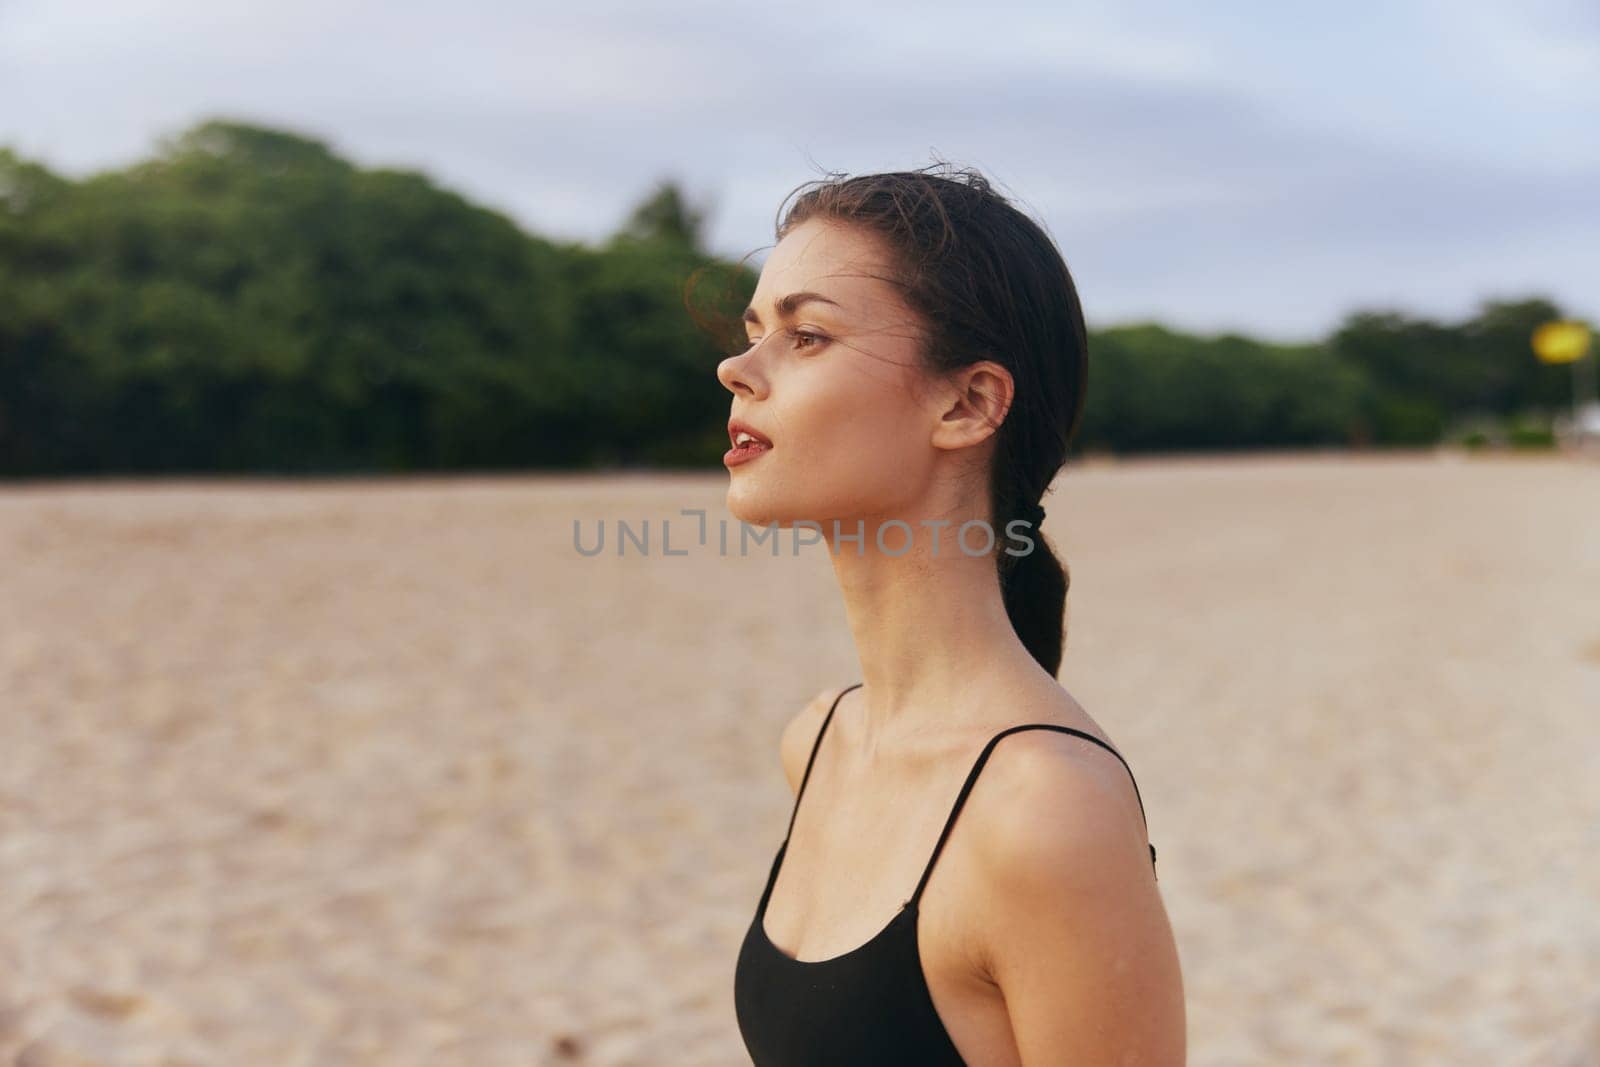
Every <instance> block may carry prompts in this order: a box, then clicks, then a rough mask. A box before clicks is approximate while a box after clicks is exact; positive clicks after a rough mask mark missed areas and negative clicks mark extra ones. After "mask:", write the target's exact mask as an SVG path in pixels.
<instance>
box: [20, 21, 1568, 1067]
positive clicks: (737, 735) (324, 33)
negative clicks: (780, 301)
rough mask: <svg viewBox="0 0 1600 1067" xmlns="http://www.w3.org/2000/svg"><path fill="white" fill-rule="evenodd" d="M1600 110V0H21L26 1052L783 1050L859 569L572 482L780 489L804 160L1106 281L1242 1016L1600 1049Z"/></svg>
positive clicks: (1072, 499) (1145, 699)
mask: <svg viewBox="0 0 1600 1067" xmlns="http://www.w3.org/2000/svg"><path fill="white" fill-rule="evenodd" d="M1597 105H1600V9H1597V8H1596V7H1595V6H1594V5H1593V4H1586V3H1580V2H1577V0H1571V2H1566V0H1560V2H1558V0H1533V2H1529V3H1522V4H1517V5H1512V4H1509V3H1492V2H1487V0H1481V2H1480V0H1467V2H1458V3H1450V4H1445V3H1442V2H1432V0H1405V2H1399V3H1392V4H1381V5H1380V4H1366V5H1342V6H1340V7H1338V8H1330V9H1328V10H1325V11H1311V10H1305V9H1291V8H1287V7H1283V6H1281V5H1277V6H1274V5H1269V4H1265V3H1258V2H1250V3H1245V2H1239V3H1225V4H1217V5H1206V6H1204V7H1195V6H1193V5H1187V6H1186V5H1179V4H1172V3H1140V2H1135V3H1122V4H1117V5H1110V4H1050V5H1045V4H1004V5H999V6H995V5H991V6H989V7H987V8H985V9H984V10H983V12H981V13H975V12H973V11H972V10H970V9H968V8H964V7H958V6H954V5H946V4H927V3H924V4H918V5H909V4H899V3H884V4H878V5H873V6H872V7H871V8H870V9H868V8H863V7H861V6H859V5H850V6H846V5H842V4H834V3H812V4H808V5H806V6H804V7H784V6H773V7H769V8H752V7H750V6H749V5H734V4H730V3H725V2H720V0H719V2H707V3H694V4H682V5H677V6H675V7H673V8H667V7H661V6H651V5H641V4H633V5H625V4H617V3H605V2H601V3H588V4H584V5H581V7H580V8H577V9H567V8H556V7H553V6H550V5H545V4H531V5H530V4H520V5H512V4H504V3H487V2H481V0H465V2H457V3H454V4H451V5H423V4H413V3H391V4H388V5H383V6H381V7H380V6H378V5H371V4H356V3H350V2H344V0H323V2H320V3H316V4H309V3H301V2H298V0H286V2H280V3H278V4H274V5H270V6H268V5H262V4H255V5H251V4H229V3H215V2H213V3H208V4H201V3H199V2H197V0H161V2H151V3H141V4H109V3H87V2H83V3H75V2H65V3H49V4H47V3H44V2H42V0H0V478H3V479H4V481H3V482H0V613H3V614H0V618H3V619H4V620H5V622H4V625H3V626H0V754H3V755H0V1064H10V1063H15V1064H18V1065H19V1067H21V1065H29V1067H40V1065H67V1064H73V1065H80V1067H81V1065H84V1064H102V1065H133V1064H139V1065H144V1064H153V1065H167V1067H176V1065H179V1064H186V1065H199V1064H212V1063H216V1064H263V1065H266V1064H273V1065H277V1064H308V1065H310V1064H318V1065H320V1064H357V1063H360V1064H367V1063H371V1064H385V1065H389V1064H410V1063H416V1064H424V1063H426V1064H456V1063H459V1064H474V1065H492V1064H501V1063H504V1064H519V1065H526V1064H569V1063H581V1064H614V1065H623V1064H638V1065H644V1064H668V1063H671V1064H725V1063H739V1062H744V1061H745V1059H746V1057H745V1054H744V1050H743V1045H742V1043H741V1042H740V1040H739V1036H738V1032H737V1028H736V1025H735V1021H734V1018H733V1008H732V974H733V965H734V959H735V956H736V954H737V950H738V945H739V942H740V940H741V939H742V937H743V936H744V933H745V930H746V928H747V926H748V924H749V922H750V920H751V918H752V916H753V914H754V909H755V906H756V901H757V898H758V896H759V893H760V890H761V886H762V884H763V882H764V879H765V876H766V874H767V872H768V869H769V864H770V861H771V857H772V854H773V853H774V852H775V851H776V848H777V846H778V844H779V843H780V841H781V839H782V834H783V829H784V826H785V825H786V823H787V819H788V815H789V810H790V805H791V803H792V797H791V796H790V794H789V792H788V790H787V788H786V786H785V784H784V780H783V776H782V772H781V770H780V768H779V764H778V760H777V739H778V734H779V731H780V730H781V728H782V726H783V725H784V724H785V723H786V722H787V721H788V718H789V716H791V715H792V714H793V713H794V711H795V710H797V709H798V708H799V707H800V706H801V705H803V704H804V703H805V701H806V700H808V699H809V698H810V697H811V696H812V695H813V694H814V693H815V692H816V691H817V690H818V689H820V688H823V687H826V686H842V685H845V684H848V683H850V682H852V681H854V680H856V677H857V674H856V672H857V670H858V667H857V664H856V662H855V658H854V652H853V648H852V647H851V645H850V641H849V634H848V630H847V628H846V626H845V622H844V618H843V614H842V611H841V610H840V608H839V604H838V597H837V590H836V588H835V586H834V583H833V577H832V572H831V568H830V567H829V564H828V560H827V556H826V553H825V552H824V551H822V550H819V549H810V550H808V551H807V552H806V553H802V554H801V555H800V556H798V557H792V558H791V557H787V556H785V557H783V558H778V559H773V558H770V557H769V558H762V557H721V556H718V555H717V554H715V553H713V552H710V551H706V550H704V549H702V550H701V551H699V552H697V553H691V554H690V556H689V557H687V558H661V557H660V556H659V553H658V554H657V555H656V556H653V557H644V556H634V555H614V554H611V553H609V552H608V553H606V554H602V555H600V556H598V557H593V558H588V557H584V556H581V555H580V554H579V553H577V552H575V551H574V548H575V544H574V540H573V537H574V535H573V533H572V532H571V531H573V529H574V523H580V524H585V528H587V529H590V530H592V529H594V528H595V526H596V525H599V524H614V523H616V522H617V521H618V520H619V519H620V520H626V521H629V522H633V523H635V524H638V523H639V522H640V521H641V520H642V521H643V522H644V523H646V524H651V525H655V526H656V527H657V531H658V532H657V536H658V537H659V536H660V533H659V531H660V529H661V528H662V526H663V525H664V524H665V523H666V522H667V521H669V520H671V521H673V522H674V525H675V526H676V525H678V524H679V523H685V520H683V519H681V518H680V514H681V511H682V509H692V508H702V509H704V510H705V511H706V513H707V515H708V517H709V518H710V519H711V520H713V521H716V520H719V519H727V518H728V516H727V514H726V510H725V508H724V506H723V491H724V489H725V486H726V474H725V472H724V471H723V469H722V466H721V463H720V456H721V453H722V452H723V451H724V449H725V448H726V430H725V422H726V419H727V414H728V408H729V401H730V397H729V395H728V393H727V392H726V390H724V389H723V388H722V387H721V386H720V384H718V382H717V381H716V378H715V368H716V364H717V362H718V360H719V359H721V358H722V356H723V355H724V354H725V352H726V348H725V347H724V346H725V344H726V343H727V342H728V341H730V340H731V337H729V336H727V335H725V334H724V333H722V332H720V330H719V329H718V328H717V326H716V323H717V322H718V321H719V316H726V315H728V314H730V313H731V314H733V315H735V316H736V315H737V312H738V310H739V309H740V308H742V307H743V306H744V303H745V302H746V300H747V298H748V296H749V294H750V292H751V291H752V290H753V288H754V285H755V281H756V277H757V275H758V273H759V270H760V265H761V263H762V262H763V260H764V257H765V254H766V253H767V252H768V251H769V250H770V248H771V245H772V242H773V226H774V222H775V217H776V214H777V211H778V209H779V206H780V204H781V203H782V201H783V200H784V198H785V197H786V196H787V195H788V194H789V193H790V192H792V191H793V190H794V189H795V188H796V187H797V186H798V185H800V184H801V183H803V182H806V181H808V180H811V179H815V178H819V177H822V176H824V175H826V174H828V173H831V172H846V173H863V172H869V171H876V170H887V169H906V168H914V167H922V166H926V165H928V164H930V163H934V162H938V161H948V162H951V163H953V164H956V165H966V166H975V167H977V168H979V169H980V170H982V171H983V172H984V173H985V174H986V175H988V176H989V177H990V178H991V179H993V180H994V181H995V182H996V183H997V184H999V185H1000V187H1001V188H1002V189H1003V190H1004V191H1006V192H1007V193H1008V194H1010V195H1011V196H1013V198H1014V199H1015V201H1016V202H1017V203H1018V204H1019V206H1021V207H1022V208H1023V209H1024V210H1026V211H1027V212H1029V213H1030V214H1031V215H1033V216H1034V217H1035V218H1037V219H1039V220H1040V221H1041V222H1042V223H1044V224H1045V226H1046V228H1047V229H1048V230H1049V232H1050V233H1051V234H1052V235H1053V236H1054V238H1055V239H1056V241H1057V242H1058V244H1059V245H1060V247H1061V249H1062V251H1063V254H1064V256H1065V258H1066V260H1067V262H1068V265H1069V266H1070V268H1071V269H1072V271H1073V274H1074V277H1075V280H1076V282H1077V285H1078V289H1079V293H1080V295H1081V297H1082V299H1083V303H1084V306H1085V311H1086V314H1087V317H1088V320H1089V325H1090V328H1091V347H1090V364H1091V366H1090V389H1089V398H1088V403H1087V408H1086V413H1085V422H1084V425H1083V427H1082V430H1081V432H1080V435H1079V437H1078V440H1077V444H1076V447H1075V450H1074V453H1073V459H1072V461H1071V462H1070V463H1069V465H1068V467H1067V468H1066V470H1065V471H1064V472H1063V474H1062V476H1061V478H1060V479H1059V480H1058V483H1057V486H1056V489H1055V491H1054V495H1053V498H1052V499H1054V500H1056V501H1059V503H1053V504H1051V505H1050V518H1049V520H1048V522H1047V524H1046V529H1047V531H1048V533H1049V535H1050V536H1051V537H1052V540H1054V541H1055V542H1056V543H1057V548H1058V552H1059V554H1060V555H1061V556H1062V557H1063V558H1064V559H1065V560H1066V561H1067V563H1068V564H1069V566H1070V567H1071V568H1072V577H1073V581H1072V592H1071V596H1070V597H1069V600H1068V613H1069V617H1070V620H1071V625H1070V628H1069V643H1068V648H1067V654H1066V657H1065V661H1064V666H1063V669H1062V673H1061V678H1062V682H1063V685H1064V686H1066V688H1067V689H1068V690H1069V691H1071V692H1072V693H1073V694H1074V696H1075V697H1077V699H1078V700H1079V701H1080V702H1081V703H1082V704H1083V705H1084V706H1085V707H1086V708H1087V709H1088V711H1089V712H1090V714H1091V715H1093V716H1095V718H1096V719H1097V721H1099V722H1100V723H1101V724H1102V726H1104V727H1105V729H1106V730H1107V731H1108V733H1109V734H1110V735H1111V736H1112V737H1113V738H1114V739H1116V740H1117V742H1118V744H1119V747H1120V749H1121V750H1122V751H1123V752H1124V753H1125V754H1126V755H1127V756H1128V759H1129V762H1130V763H1131V764H1132V765H1133V767H1134V768H1135V769H1136V773H1137V774H1138V775H1139V781H1140V786H1141V789H1142V790H1143V792H1144V797H1145V803H1146V806H1147V808H1148V810H1149V814H1150V827H1151V839H1152V841H1153V842H1154V843H1155V844H1156V846H1157V848H1158V850H1159V852H1160V856H1161V866H1160V874H1161V882H1162V891H1163V895H1164V898H1165V899H1166V901H1167V904H1168V908H1169V911H1170V913H1171V915H1172V918H1173V923H1174V928H1175V932H1176V934H1177V936H1178V941H1179V950H1180V955H1181V957H1182V960H1183V965H1184V974H1185V981H1186V989H1187V992H1188V996H1189V1020H1190V1048H1191V1057H1190V1061H1191V1062H1192V1063H1195V1064H1217V1065H1222V1064H1229V1065H1231V1064H1241V1063H1304V1064H1390V1063H1464V1062H1472V1063H1477V1062H1483V1063H1508V1064H1509V1063H1527V1064H1546V1063H1549V1064H1557V1065H1561V1067H1576V1065H1580V1064H1596V1063H1600V993H1597V991H1600V962H1597V961H1600V923H1597V922H1596V920H1595V919H1594V913H1595V911H1596V908H1595V901H1596V900H1600V724H1597V722H1600V716H1597V713H1600V596H1596V595H1595V590H1596V589H1600V388H1597V384H1596V377H1597V376H1596V374H1595V364H1596V360H1597V354H1596V352H1595V351H1594V349H1595V345H1594V344H1593V343H1592V341H1591V340H1590V336H1589V334H1590V330H1591V329H1592V326H1593V324H1594V323H1595V322H1596V317H1597V309H1600V289H1597V285H1596V279H1597V278H1600V271H1597V269H1596V266H1595V249H1596V247H1597V243H1596V242H1597V239H1600V138H1596V137H1595V135H1594V130H1593V120H1594V116H1595V114H1597V113H1600V109H1597ZM689 528H690V525H689V524H688V523H686V524H685V526H684V530H683V532H687V531H688V530H689ZM673 538H674V541H675V542H677V543H679V544H683V543H687V538H682V534H681V533H680V531H679V530H678V529H675V530H674V532H673ZM680 538H682V539H680ZM657 544H658V545H659V541H658V542H657ZM753 589H754V590H759V591H760V593H759V595H758V596H756V597H751V596H749V595H748V594H749V591H750V590H753ZM775 608H776V609H778V610H774V609H775ZM952 799H953V798H952Z"/></svg>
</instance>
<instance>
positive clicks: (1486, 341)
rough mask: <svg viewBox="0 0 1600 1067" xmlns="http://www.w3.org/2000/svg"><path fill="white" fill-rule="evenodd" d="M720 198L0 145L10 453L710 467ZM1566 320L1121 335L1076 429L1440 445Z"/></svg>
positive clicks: (731, 276) (1518, 375)
mask: <svg viewBox="0 0 1600 1067" xmlns="http://www.w3.org/2000/svg"><path fill="white" fill-rule="evenodd" d="M707 214H708V212H707V210H706V209H704V208H702V207H699V206H695V205H692V204H690V203H689V202H688V201H687V200H686V198H685V197H684V195H683V193H682V191H681V190H680V189H679V188H678V186H677V185H676V184H674V183H672V182H670V181H669V182H662V183H660V184H659V185H657V186H656V187H655V189H654V190H652V191H651V192H650V193H649V194H648V195H647V196H646V197H644V198H643V199H642V200H641V201H640V203H639V205H638V206H637V207H636V208H635V209H634V210H633V211H632V212H631V213H630V214H629V215H628V216H627V218H626V219H625V220H624V222H623V224H622V226H621V227H620V228H619V230H618V232H617V234H616V236H615V237H613V238H612V239H611V240H610V241H608V242H606V243H604V244H603V245H601V246H599V247H587V246H583V245H577V244H559V243H553V242H550V241H546V240H543V239H541V238H539V237H536V236H532V235H529V234H527V233H524V232H522V231H521V230H520V229H518V227H517V226H516V225H514V224H513V223H512V222H511V221H510V220H509V219H507V218H506V217H504V216H502V215H500V214H497V213H495V212H493V211H490V210H487V209H484V208H482V207H479V206H476V205H474V204H471V203H469V202H467V201H466V200H464V199H463V198H461V197H460V196H458V195H456V194H454V193H451V192H449V191H447V190H444V189H441V188H439V187H437V186H435V185H434V184H433V183H432V182H431V181H430V180H429V179H428V178H427V177H426V176H424V175H422V174H418V173H414V172H410V171H400V170H390V169H364V168H360V167H357V166H354V165H353V164H351V163H349V162H348V161H346V160H344V159H341V158H340V157H339V156H338V155H337V154H335V153H334V152H333V151H332V150H331V149H330V148H329V147H328V146H327V145H325V144H323V143H322V142H320V141H317V140H314V139H311V138H307V137H303V136H300V135H298V134H295V133H291V132H287V131H282V130H273V129H266V128H262V127H257V126H252V125H248V124H244V123H238V122H229V121H223V120H216V121H209V122H205V123H201V124H200V125H197V126H195V127H193V128H192V129H189V130H187V131H184V132H183V133H181V134H179V135H178V136H176V137H173V138H170V139H168V140H165V141H163V142H162V144H161V145H160V146H159V150H158V151H157V152H156V153H155V154H154V155H153V156H152V158H150V159H148V160H145V161H143V162H140V163H138V164H136V165H134V166H131V167H128V168H126V169H123V170H119V171H109V172H105V173H100V174H96V175H93V176H90V177H88V178H85V179H83V180H79V181H73V180H69V179H66V178H63V177H61V176H59V175H56V174H53V173H51V172H50V171H49V169H48V168H46V167H44V166H41V165H40V164H38V163H36V162H31V161H29V160H26V159H23V158H21V157H19V156H18V155H17V154H16V153H14V152H12V151H10V150H7V149H0V474H9V475H36V474H72V473H100V472H104V473H109V472H146V471H243V470H265V471H343V470H352V471H353V470H414V469H428V468H433V469H462V468H493V467H558V466H559V467H570V466H584V465H595V464H609V465H615V464H628V465H662V464H668V465H679V466H695V465H707V464H715V463H716V461H717V457H718V456H719V455H720V453H721V452H722V450H723V448H724V447H725V433H724V430H723V424H724V422H725V421H726V418H727V413H728V405H729V397H728V394H727V392H726V390H724V389H723V388H722V386H721V385H720V383H718V381H717V379H716V366H717V363H718V361H719V360H720V359H721V358H722V357H723V356H724V355H725V354H726V352H727V351H728V349H729V347H730V346H731V345H732V344H733V342H734V341H735V340H736V338H737V335H738V333H739V331H738V329H737V325H736V323H737V316H738V312H739V310H740V309H741V308H742V307H743V306H744V305H745V303H746V302H748V299H749V297H750V295H751V293H752V292H753V290H754V287H755V275H754V273H753V272H752V271H751V270H749V269H748V268H746V267H744V266H742V265H737V264H731V263H725V262H721V261H718V260H716V259H715V258H714V257H712V256H711V255H709V254H708V253H707V252H706V251H705V242H704V238H705V222H706V218H707ZM691 282H693V283H694V284H693V285H691V284H690V283H691ZM686 301H687V302H686ZM1556 317H1560V312H1559V309H1558V308H1556V307H1555V306H1554V305H1553V304H1551V303H1549V302H1548V301H1544V300H1537V299H1535V300H1525V301H1520V302H1511V301H1498V302H1489V303H1486V304H1485V305H1483V307H1482V308H1481V309H1480V311H1479V313H1478V314H1477V315H1476V316H1475V317H1473V318H1472V319H1471V320H1469V321H1467V322H1464V323H1459V324H1454V325H1451V324H1440V323H1435V322H1430V321H1427V320H1423V319H1417V318H1412V317H1408V316H1406V315H1404V314H1402V313H1399V312H1393V311H1384V312H1374V311H1363V312H1358V313H1356V314H1353V315H1351V316H1350V317H1349V318H1348V319H1347V320H1346V321H1345V322H1344V324H1343V325H1342V326H1341V327H1340V328H1339V330H1337V331H1336V332H1335V334H1334V335H1333V336H1332V337H1331V338H1329V340H1328V342H1327V343H1326V344H1318V345H1302V346H1284V345H1272V344H1265V343H1261V342H1258V341H1254V340H1251V339H1249V338H1246V337H1242V336H1239V335H1236V334H1225V335H1221V336H1216V337H1195V336H1189V335H1184V334H1180V333H1177V332H1174V331H1172V330H1168V329H1165V328H1163V327H1161V326H1158V325H1153V324H1146V325H1133V326H1123V327H1117V328H1113V329H1107V330H1102V331H1098V332H1096V333H1095V334H1093V335H1092V337H1091V343H1090V381H1089V394H1088V402H1087V405H1086V408H1085V414H1084V423H1083V426H1082V429H1081V431H1080V435H1079V438H1078V445H1079V446H1080V447H1087V448H1096V449H1111V450H1116V451H1139V450H1148V449H1194V448H1208V449H1209V448H1267V447H1280V446H1297V447H1304V446H1318V445H1347V444H1356V445H1359V444H1367V443H1375V444H1424V443H1428V442H1431V441H1434V440H1437V439H1438V438H1439V436H1440V434H1441V433H1442V432H1443V428H1444V427H1445V426H1446V425H1447V424H1448V423H1449V422H1451V421H1452V420H1456V419H1457V418H1458V416H1460V415H1461V414H1462V413H1463V412H1480V413H1484V414H1486V415H1488V416H1506V415H1508V414H1509V413H1511V412H1516V411H1525V410H1526V411H1534V412H1537V411H1539V410H1546V409H1549V408H1552V407H1555V406H1558V405H1562V404H1564V403H1565V402H1566V399H1567V396H1568V389H1569V382H1568V373H1567V371H1566V368H1562V367H1549V366H1546V365H1543V364H1540V363H1538V361H1537V360H1535V359H1533V357H1532V354H1531V352H1530V351H1529V348H1528V336H1529V334H1530V333H1531V331H1532V329H1533V327H1534V326H1535V325H1537V324H1538V323H1540V322H1543V321H1545V320H1547V319H1550V318H1556ZM1541 432H1543V433H1546V434H1547V432H1548V427H1547V426H1546V427H1545V430H1544V431H1539V430H1538V428H1537V427H1524V428H1522V429H1520V430H1517V431H1515V432H1514V433H1513V434H1512V436H1513V438H1514V439H1515V440H1516V441H1519V442H1522V443H1526V444H1531V443H1534V442H1535V439H1536V438H1539V437H1540V433H1541Z"/></svg>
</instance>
